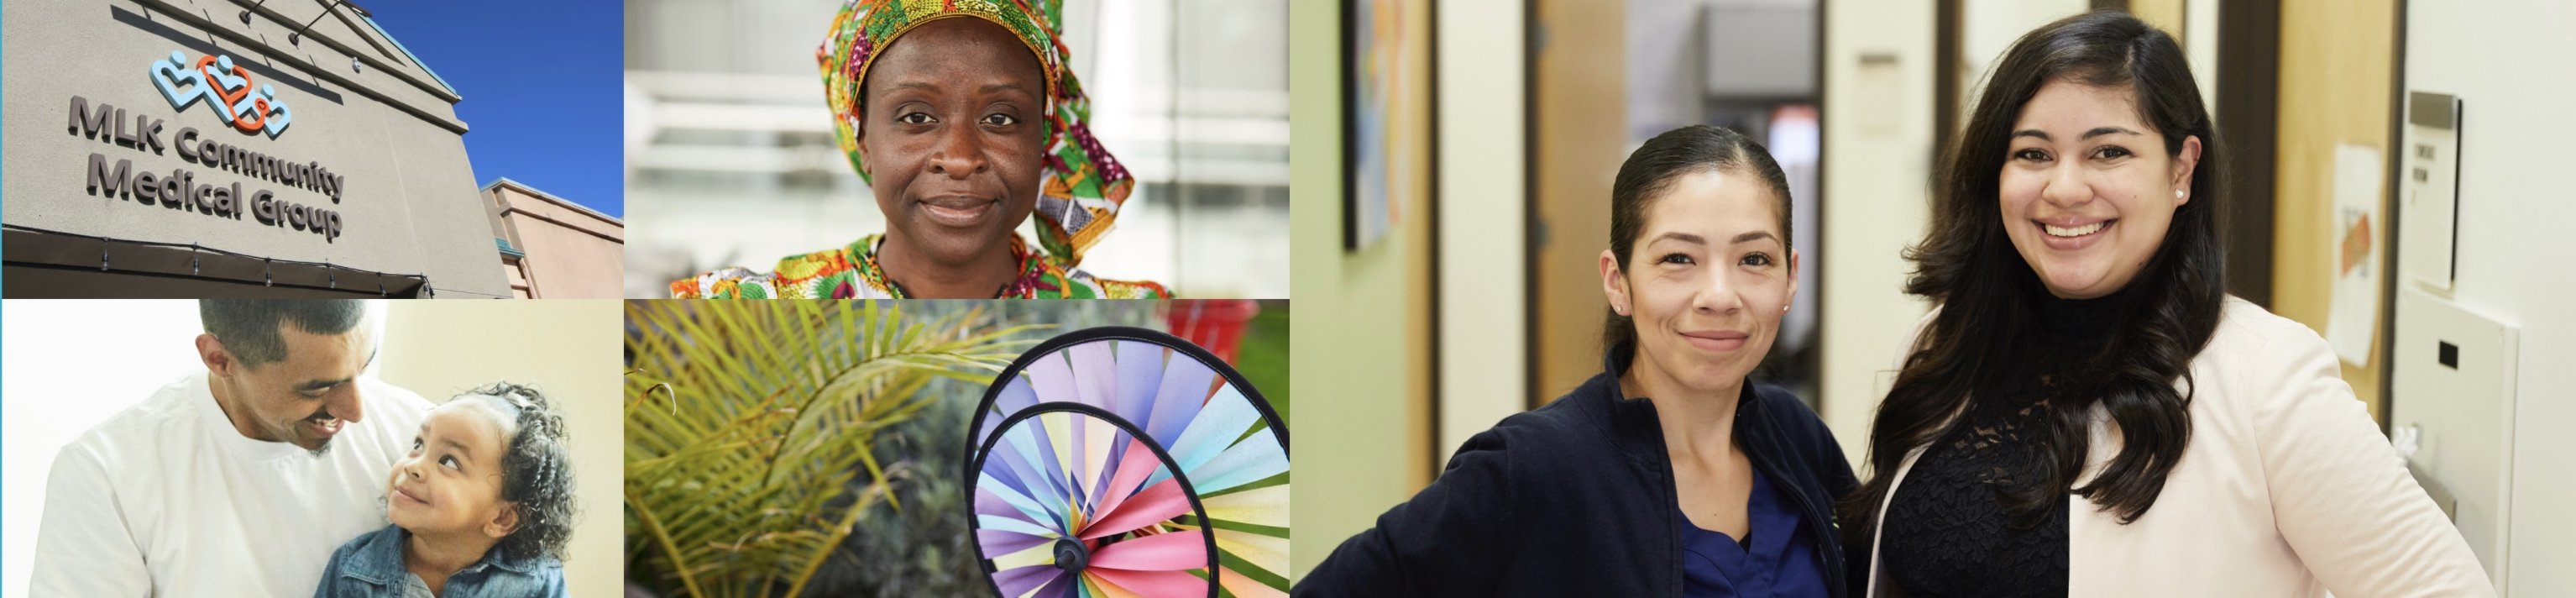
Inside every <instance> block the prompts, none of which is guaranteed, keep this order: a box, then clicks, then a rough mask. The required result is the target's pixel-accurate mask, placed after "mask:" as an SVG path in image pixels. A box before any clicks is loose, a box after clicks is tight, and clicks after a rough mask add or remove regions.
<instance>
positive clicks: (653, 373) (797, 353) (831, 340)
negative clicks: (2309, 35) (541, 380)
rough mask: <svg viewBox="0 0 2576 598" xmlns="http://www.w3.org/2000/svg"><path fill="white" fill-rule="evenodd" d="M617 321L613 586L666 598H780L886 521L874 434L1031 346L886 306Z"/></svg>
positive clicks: (681, 310)
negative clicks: (620, 496) (622, 510)
mask: <svg viewBox="0 0 2576 598" xmlns="http://www.w3.org/2000/svg"><path fill="white" fill-rule="evenodd" d="M626 309H627V311H626V313H627V320H628V326H629V328H630V332H629V334H628V337H627V339H626V346H627V350H628V353H629V354H630V355H631V356H632V359H633V366H632V367H633V370H631V371H630V372H629V373H628V374H627V376H626V393H627V397H628V401H627V404H626V435H625V436H626V438H625V441H626V444H625V449H626V459H625V460H626V487H625V496H626V515H627V516H626V536H627V537H628V538H634V539H635V540H633V541H630V542H628V554H627V563H628V568H629V572H630V573H629V576H628V577H629V579H631V580H633V581H635V582H638V583H641V584H644V585H647V586H653V587H656V588H657V589H659V590H660V591H661V593H662V594H664V595H670V596H676V595H687V596H694V597H731V596H778V595H785V596H793V595H796V594H797V593H798V592H800V591H801V590H802V589H803V588H804V586H805V584H806V582H807V581H808V580H809V579H811V578H812V577H813V575H814V571H815V569H816V568H817V567H819V566H821V564H822V563H823V561H824V558H825V557H826V556H828V555H829V554H831V552H832V549H833V547H834V546H835V545H837V544H839V543H840V542H841V540H842V539H843V538H844V537H846V536H848V535H849V533H850V529H851V526H852V522H853V521H854V520H855V519H856V518H857V516H858V514H859V513H860V512H861V511H863V510H865V509H866V508H867V507H868V506H869V505H872V504H875V503H876V502H877V501H879V500H886V501H889V506H892V507H895V508H897V509H900V508H902V505H901V503H899V502H893V501H894V494H893V493H891V492H889V491H888V485H889V484H890V483H891V481H892V479H893V478H894V477H895V476H896V475H899V474H897V473H890V472H889V471H887V469H886V468H885V467H884V466H883V464H881V463H879V462H878V460H877V458H876V456H875V455H873V454H871V453H870V446H871V445H872V444H873V441H874V438H875V437H876V434H877V432H879V431H880V430H883V429H885V428H886V427H888V426H892V425H895V424H898V423H901V422H903V421H905V420H907V419H910V418H911V417H913V416H914V415H915V414H916V413H918V412H919V411H920V410H921V408H922V407H923V406H925V405H926V404H928V400H929V397H928V394H929V393H924V392H922V389H923V388H924V387H925V386H927V385H928V384H930V382H931V381H933V380H936V379H943V378H944V379H957V380H964V381H968V382H972V383H975V384H986V383H989V382H990V381H991V380H992V377H993V375H994V374H996V373H998V372H999V371H1000V370H1001V368H1002V367H1003V366H1004V365H1006V364H1008V363H1009V362H1010V360H1011V359H1012V358H1013V357H1015V356H1017V355H1018V353H1019V351H1020V350H1022V349H1025V348H1027V347H1028V346H1029V345H1031V344H1033V342H1034V341H1025V340H1008V339H1010V338H1013V337H1014V335H1015V334H1016V333H1018V332H1021V331H1023V330H1027V329H1029V328H1030V327H1027V326H1017V327H1003V326H998V325H996V324H994V323H993V322H991V319H990V318H988V317H987V315H986V314H985V313H984V311H983V310H982V309H981V308H980V307H975V308H968V309H961V310H955V313H950V314H946V315H940V316H931V317H926V318H915V320H916V321H909V322H908V321H906V319H905V317H904V313H903V310H902V308H900V307H897V306H896V304H895V303H893V302H864V303H861V302H847V303H844V302H822V301H768V302H696V301H636V302H629V303H627V307H626ZM862 471H864V472H866V473H865V475H866V476H867V477H866V478H865V480H866V481H864V482H859V483H855V484H854V483H853V482H854V481H858V480H860V479H861V478H859V476H860V475H861V474H860V472H862ZM850 488H857V489H858V490H857V491H856V494H857V496H851V495H850V494H851V493H852V491H851V490H850Z"/></svg>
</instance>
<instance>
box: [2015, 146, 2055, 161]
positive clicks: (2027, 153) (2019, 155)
mask: <svg viewBox="0 0 2576 598" xmlns="http://www.w3.org/2000/svg"><path fill="white" fill-rule="evenodd" d="M2012 157H2013V159H2015V160H2030V161H2034V162H2036V161H2040V160H2047V159H2048V153H2047V152H2042V151H2039V150H2035V149H2025V150H2021V151H2018V152H2013V155H2012Z"/></svg>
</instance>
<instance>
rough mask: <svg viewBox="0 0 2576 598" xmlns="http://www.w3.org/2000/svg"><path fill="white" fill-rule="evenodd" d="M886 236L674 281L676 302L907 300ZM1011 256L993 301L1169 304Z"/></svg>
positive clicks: (1031, 254)
mask: <svg viewBox="0 0 2576 598" xmlns="http://www.w3.org/2000/svg"><path fill="white" fill-rule="evenodd" d="M883 240H884V236H882V235H868V236H866V237H861V238H860V239H859V240H858V242H856V243H851V244H850V245H849V246H847V247H841V248H838V249H832V250H828V251H818V252H814V253H808V254H804V255H793V256H788V257H787V258H786V259H781V260H778V270H777V271H775V272H753V271H751V270H750V269H747V268H725V269H722V270H716V271H713V272H708V273H705V274H700V275H697V276H696V277H692V278H687V279H682V280H677V281H672V283H671V298H673V299H909V298H911V297H910V295H909V294H908V293H905V292H904V290H903V286H902V285H899V284H895V282H894V280H893V279H891V278H888V277H886V274H885V269H884V268H881V267H878V266H877V249H878V245H879V244H880V243H882V242H883ZM1011 257H1012V259H1013V260H1015V261H1018V262H1019V263H1020V276H1019V278H1016V279H1013V280H1012V281H1011V283H1010V284H1008V285H1004V286H1003V287H1002V288H1000V289H996V290H995V291H994V293H993V298H995V299H1169V298H1171V297H1172V292H1171V291H1169V290H1166V289H1164V288H1163V285H1159V284H1155V283H1151V282H1144V281H1133V282H1131V281H1123V280H1108V279H1102V278H1093V277H1092V276H1091V273H1089V272H1084V271H1082V270H1081V269H1079V268H1073V267H1066V266H1058V265H1056V263H1055V261H1054V260H1050V259H1047V256H1046V254H1043V253H1039V252H1036V251H1032V250H1030V249H1029V246H1028V243H1027V242H1026V241H1022V240H1020V237H1019V235H1012V236H1011Z"/></svg>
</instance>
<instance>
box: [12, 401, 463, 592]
mask: <svg viewBox="0 0 2576 598" xmlns="http://www.w3.org/2000/svg"><path fill="white" fill-rule="evenodd" d="M357 384H358V394H359V397H360V399H359V400H361V401H363V402H364V405H365V412H364V414H363V415H362V417H364V418H365V419H363V420H360V421H355V422H346V423H345V424H344V427H343V428H341V430H340V433H339V434H337V435H335V436H333V437H332V440H331V445H330V446H331V448H330V450H329V451H327V452H326V453H324V454H323V455H322V456H320V457H316V456H314V455H313V454H312V453H311V452H308V451H306V450H304V449H303V448H300V447H297V446H295V445H293V444H289V443H284V442H263V441H258V440H252V439H249V438H245V437H243V436H242V435H241V433H240V432H239V431H237V430H235V429H234V428H233V425H232V422H231V421H230V420H229V419H226V418H225V417H224V412H223V408H222V407H220V406H217V405H216V404H215V396H214V394H213V392H212V391H211V390H208V389H207V386H206V373H205V372H202V371H201V372H197V373H195V374H191V375H189V376H188V377H186V378H182V379H180V380H179V381H177V382H173V383H171V384H170V385H168V386H164V387H161V389H160V390H158V391H155V392H153V393H152V398H151V399H148V400H146V401H144V402H143V404H141V405H136V406H134V407H132V408H128V409H126V410H124V411H121V412H118V413H117V414H116V415H115V416H113V417H109V418H108V420H107V422H106V423H101V424H99V425H98V427H95V428H90V430H89V431H88V432H84V433H82V434H81V436H80V438H79V439H78V440H74V441H72V443H71V444H68V445H65V446H63V449H62V452H61V453H60V454H57V455H55V456H54V468H53V472H52V474H51V475H50V476H49V479H48V480H47V481H46V484H45V515H44V522H43V524H42V526H41V528H40V529H39V530H38V531H37V534H36V563H35V567H34V570H33V571H31V572H30V573H32V578H33V579H32V581H31V582H30V583H29V584H28V591H27V593H28V595H30V596H34V597H36V598H50V597H55V596H73V597H81V598H87V597H93V596H95V597H100V598H127V597H138V598H139V597H144V596H263V597H269V596H311V595H313V588H314V586H315V585H316V584H318V583H320V582H321V580H322V567H323V566H324V565H327V564H329V562H330V560H331V552H332V551H333V550H335V549H338V548H339V547H340V545H341V544H344V543H347V542H348V541H349V540H350V539H352V538H356V537H358V535H359V534H364V533H367V532H370V531H374V530H376V529H379V528H382V527H384V525H385V515H384V506H383V503H382V502H381V501H382V499H383V497H384V493H385V484H386V480H387V476H389V475H391V474H392V472H393V464H394V461H395V460H396V459H398V458H400V457H401V456H402V455H404V454H406V453H407V452H409V451H410V450H411V439H412V437H413V436H415V435H417V434H419V432H420V422H421V420H422V419H423V418H424V417H425V416H426V415H427V411H428V409H429V407H430V404H429V402H428V401H425V400H422V399H421V398H420V395H417V394H412V393H411V392H410V391H406V390H403V389H400V388H395V387H394V386H393V385H390V384H386V383H384V382H382V381H378V380H376V379H374V378H372V377H363V376H362V377H360V378H358V380H357Z"/></svg>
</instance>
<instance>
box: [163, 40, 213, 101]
mask: <svg viewBox="0 0 2576 598" xmlns="http://www.w3.org/2000/svg"><path fill="white" fill-rule="evenodd" d="M187 63H188V58H187V56H185V55H182V54H180V53H179V51H178V50H171V51H170V59H169V60H156V61H153V62H152V86H153V87H154V88H158V89H160V90H161V98H162V99H165V100H169V101H170V108H171V109H174V110H185V109H187V108H188V105H189V104H194V103H196V102H197V100H199V99H203V98H205V97H206V76H205V74H204V73H202V72H200V71H198V70H197V69H193V68H188V67H185V66H181V65H185V64H187Z"/></svg>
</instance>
